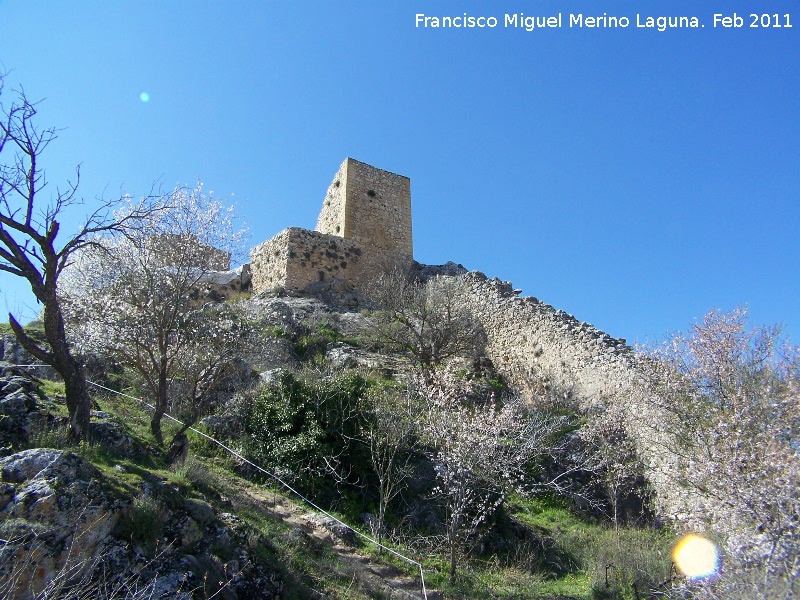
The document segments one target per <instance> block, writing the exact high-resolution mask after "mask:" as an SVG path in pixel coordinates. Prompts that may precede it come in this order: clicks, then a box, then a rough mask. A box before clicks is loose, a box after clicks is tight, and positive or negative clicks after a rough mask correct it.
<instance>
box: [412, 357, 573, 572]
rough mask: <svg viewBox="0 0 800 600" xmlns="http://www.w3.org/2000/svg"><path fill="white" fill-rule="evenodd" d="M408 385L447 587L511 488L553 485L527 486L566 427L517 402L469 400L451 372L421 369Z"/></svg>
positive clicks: (535, 483) (549, 483) (554, 483)
mask: <svg viewBox="0 0 800 600" xmlns="http://www.w3.org/2000/svg"><path fill="white" fill-rule="evenodd" d="M415 386H416V389H417V392H418V393H419V394H420V395H421V396H422V398H423V403H424V408H423V410H422V413H423V414H422V416H421V430H422V434H423V444H425V445H427V447H428V454H429V457H430V458H431V460H432V461H433V462H434V464H435V465H436V466H435V469H436V479H437V485H436V488H435V490H434V492H435V494H436V495H437V496H438V497H440V498H441V499H442V500H443V504H444V511H445V517H446V525H447V529H446V533H445V538H446V540H447V546H448V550H449V552H450V580H451V581H455V576H456V566H457V556H458V553H459V551H460V549H461V548H462V547H463V545H464V544H465V542H467V540H469V539H470V538H472V537H473V536H474V535H475V534H476V533H477V532H478V531H479V530H480V528H481V527H482V526H483V525H484V524H485V523H486V522H487V521H488V520H489V519H490V518H491V516H492V515H493V514H494V513H495V511H496V510H497V508H498V507H499V506H500V505H501V504H502V503H503V501H504V500H505V498H506V495H507V493H508V492H509V491H510V490H511V489H517V490H520V491H523V492H524V491H531V490H533V489H537V488H546V487H549V488H552V487H554V486H557V482H558V479H559V476H555V477H554V478H551V480H548V481H540V480H537V479H535V473H534V472H533V471H534V467H535V465H536V464H537V463H538V462H539V461H540V460H541V459H543V458H544V457H545V456H548V455H550V454H551V453H552V452H553V451H554V450H555V449H556V448H557V447H559V446H560V434H562V433H563V432H564V430H565V426H566V425H567V421H566V419H565V418H563V417H552V416H547V415H542V414H539V413H535V412H532V411H529V410H528V409H527V408H526V407H524V406H523V404H522V402H521V400H519V399H517V398H507V399H506V401H505V402H503V403H502V404H500V403H496V402H495V401H494V400H493V399H483V400H481V399H478V400H476V399H475V398H474V397H472V394H471V390H470V386H469V383H468V382H467V381H465V380H463V379H460V378H459V377H458V376H457V375H456V374H455V373H454V372H453V370H452V369H445V370H443V371H442V370H428V371H426V372H425V373H424V374H421V375H420V376H419V377H418V378H417V380H416V382H415Z"/></svg>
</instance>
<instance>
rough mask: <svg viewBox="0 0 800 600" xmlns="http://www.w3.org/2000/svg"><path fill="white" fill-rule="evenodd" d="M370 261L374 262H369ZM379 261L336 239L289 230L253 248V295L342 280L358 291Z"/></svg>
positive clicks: (369, 254) (300, 230)
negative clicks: (281, 288)
mask: <svg viewBox="0 0 800 600" xmlns="http://www.w3.org/2000/svg"><path fill="white" fill-rule="evenodd" d="M370 259H371V260H370ZM376 260H377V257H376V256H375V255H374V253H370V251H369V250H366V251H365V250H364V249H362V248H361V247H360V246H358V245H356V244H355V241H354V240H348V239H345V238H342V237H339V236H335V235H328V234H324V233H319V232H318V231H309V230H308V229H301V228H299V227H289V228H288V229H284V230H283V231H281V232H280V233H279V234H278V235H276V236H275V237H273V238H270V239H269V240H267V241H266V242H264V243H263V244H261V245H259V246H256V247H255V248H253V250H252V253H251V257H250V261H251V263H250V264H251V270H252V282H253V292H254V293H256V294H257V293H259V292H262V291H264V290H271V289H273V288H275V287H284V288H289V289H298V290H302V289H303V288H305V287H306V286H307V285H309V284H311V283H315V282H317V281H329V280H331V279H343V280H345V281H347V282H348V283H349V284H351V285H352V286H353V287H354V288H356V289H358V288H359V287H361V286H366V285H367V284H368V281H369V279H370V278H371V277H373V276H374V275H375V273H374V272H373V271H374V269H371V268H370V266H371V265H372V264H375V263H376Z"/></svg>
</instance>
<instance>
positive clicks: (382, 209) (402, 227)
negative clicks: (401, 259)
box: [316, 158, 414, 259]
mask: <svg viewBox="0 0 800 600" xmlns="http://www.w3.org/2000/svg"><path fill="white" fill-rule="evenodd" d="M316 230H317V231H319V232H321V233H328V234H331V235H340V236H342V237H345V238H354V239H357V240H359V242H361V243H362V244H363V245H369V246H370V247H371V248H381V249H383V250H384V251H386V253H387V254H397V255H401V256H405V257H406V258H408V259H411V258H413V254H414V251H413V244H412V236H411V180H410V179H409V178H408V177H403V176H402V175H396V174H395V173H390V172H389V171H384V170H383V169H376V168H375V167H373V166H371V165H368V164H366V163H362V162H359V161H357V160H353V159H352V158H347V159H345V161H344V162H343V163H342V165H341V166H340V167H339V171H338V172H337V173H336V175H335V176H334V179H333V182H332V183H331V185H330V187H329V188H328V193H327V194H326V195H325V201H324V202H323V206H322V211H321V212H320V215H319V219H318V221H317V229H316Z"/></svg>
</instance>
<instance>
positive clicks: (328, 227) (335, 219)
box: [315, 160, 348, 237]
mask: <svg viewBox="0 0 800 600" xmlns="http://www.w3.org/2000/svg"><path fill="white" fill-rule="evenodd" d="M347 162H348V161H347V160H345V161H344V162H343V163H342V165H341V166H340V167H339V170H338V171H337V172H336V175H334V176H333V181H332V182H331V184H330V186H329V187H328V192H327V193H326V194H325V200H324V201H323V202H322V210H321V211H320V213H319V218H318V219H317V227H316V229H315V231H319V232H320V233H327V234H330V235H338V236H340V237H344V202H345V197H346V195H347V194H346V191H345V188H346V186H347Z"/></svg>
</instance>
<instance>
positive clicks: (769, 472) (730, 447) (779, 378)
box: [643, 309, 800, 598]
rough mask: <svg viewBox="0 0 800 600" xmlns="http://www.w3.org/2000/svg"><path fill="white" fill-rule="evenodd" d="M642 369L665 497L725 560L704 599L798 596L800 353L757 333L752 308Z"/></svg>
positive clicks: (710, 325) (709, 321)
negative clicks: (715, 543) (717, 544)
mask: <svg viewBox="0 0 800 600" xmlns="http://www.w3.org/2000/svg"><path fill="white" fill-rule="evenodd" d="M643 368H644V369H646V371H647V375H648V378H649V385H650V387H649V393H650V396H649V397H648V400H649V402H650V403H652V404H653V405H655V406H656V408H658V409H659V411H660V415H661V418H660V419H659V420H658V422H657V423H653V424H652V425H653V426H656V427H658V428H659V429H660V430H661V433H662V436H661V439H662V440H667V441H666V443H662V444H660V446H662V448H663V450H665V451H667V452H668V453H669V455H670V457H671V460H670V461H669V462H665V463H664V464H663V465H662V468H661V472H662V473H663V474H664V475H666V478H663V477H662V480H661V483H660V485H659V489H658V490H657V491H658V493H659V494H660V495H661V496H662V501H667V502H669V503H671V504H672V507H673V510H674V511H675V512H677V513H679V514H680V515H681V520H682V521H683V526H684V527H686V528H688V529H693V530H700V531H709V532H711V533H712V534H713V535H714V536H716V538H717V539H718V540H720V541H722V543H723V546H724V550H725V554H726V558H725V562H726V564H725V565H724V570H723V573H722V575H721V576H720V577H718V578H717V579H716V580H714V581H712V582H711V583H709V584H707V585H704V586H703V589H702V593H701V594H700V597H709V598H733V597H736V598H738V597H742V598H743V597H747V598H783V597H785V598H789V597H794V596H793V595H796V594H797V593H800V587H798V585H800V584H798V581H800V493H798V490H799V489H800V456H799V455H798V447H799V446H798V444H800V438H799V437H798V434H800V351H798V348H794V347H792V346H791V345H790V344H789V343H788V341H787V340H786V339H785V338H784V337H783V336H781V334H780V330H779V328H775V327H772V328H769V327H767V328H748V326H747V312H746V311H745V310H743V309H737V310H735V311H733V312H731V313H722V312H711V313H709V314H707V315H706V316H705V318H704V319H703V321H702V322H701V323H698V324H697V325H695V326H694V327H693V329H692V331H691V333H690V334H689V335H676V336H674V337H673V338H672V339H671V340H669V341H668V342H667V343H666V344H664V345H663V346H662V347H660V348H658V349H656V350H654V351H652V352H651V353H650V356H649V357H648V360H646V361H644V362H643ZM664 433H666V434H667V435H663V434H664Z"/></svg>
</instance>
